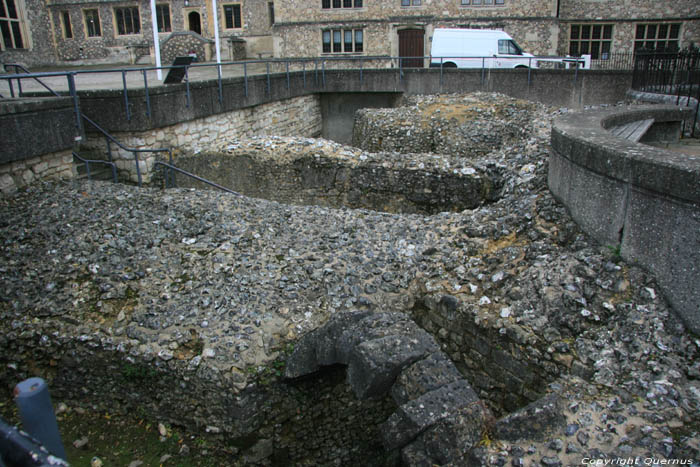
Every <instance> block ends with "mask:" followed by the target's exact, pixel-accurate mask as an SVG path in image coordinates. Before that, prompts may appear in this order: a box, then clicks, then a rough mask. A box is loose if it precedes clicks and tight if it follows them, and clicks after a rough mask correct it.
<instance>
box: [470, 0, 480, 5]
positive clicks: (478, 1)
mask: <svg viewBox="0 0 700 467" xmlns="http://www.w3.org/2000/svg"><path fill="white" fill-rule="evenodd" d="M472 5H481V0H472Z"/></svg>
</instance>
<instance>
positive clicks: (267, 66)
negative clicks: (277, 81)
mask: <svg viewBox="0 0 700 467" xmlns="http://www.w3.org/2000/svg"><path fill="white" fill-rule="evenodd" d="M265 74H266V75H267V95H268V96H269V95H270V94H272V90H271V89H272V87H271V85H270V62H269V61H268V62H265Z"/></svg>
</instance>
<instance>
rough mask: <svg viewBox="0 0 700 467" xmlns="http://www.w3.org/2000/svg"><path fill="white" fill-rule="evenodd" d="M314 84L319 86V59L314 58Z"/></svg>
mask: <svg viewBox="0 0 700 467" xmlns="http://www.w3.org/2000/svg"><path fill="white" fill-rule="evenodd" d="M314 85H315V86H316V87H318V59H316V58H314Z"/></svg>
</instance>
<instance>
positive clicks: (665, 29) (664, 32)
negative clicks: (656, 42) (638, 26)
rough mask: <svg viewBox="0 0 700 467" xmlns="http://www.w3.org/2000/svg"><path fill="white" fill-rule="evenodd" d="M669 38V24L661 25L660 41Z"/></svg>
mask: <svg viewBox="0 0 700 467" xmlns="http://www.w3.org/2000/svg"><path fill="white" fill-rule="evenodd" d="M667 37H668V24H659V34H658V38H659V39H666V38H667Z"/></svg>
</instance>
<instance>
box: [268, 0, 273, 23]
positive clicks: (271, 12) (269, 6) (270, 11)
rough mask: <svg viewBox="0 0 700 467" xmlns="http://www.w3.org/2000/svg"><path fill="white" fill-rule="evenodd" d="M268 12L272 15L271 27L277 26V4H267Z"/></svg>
mask: <svg viewBox="0 0 700 467" xmlns="http://www.w3.org/2000/svg"><path fill="white" fill-rule="evenodd" d="M267 11H268V12H269V13H270V26H272V25H273V24H275V4H274V3H273V2H268V3H267Z"/></svg>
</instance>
